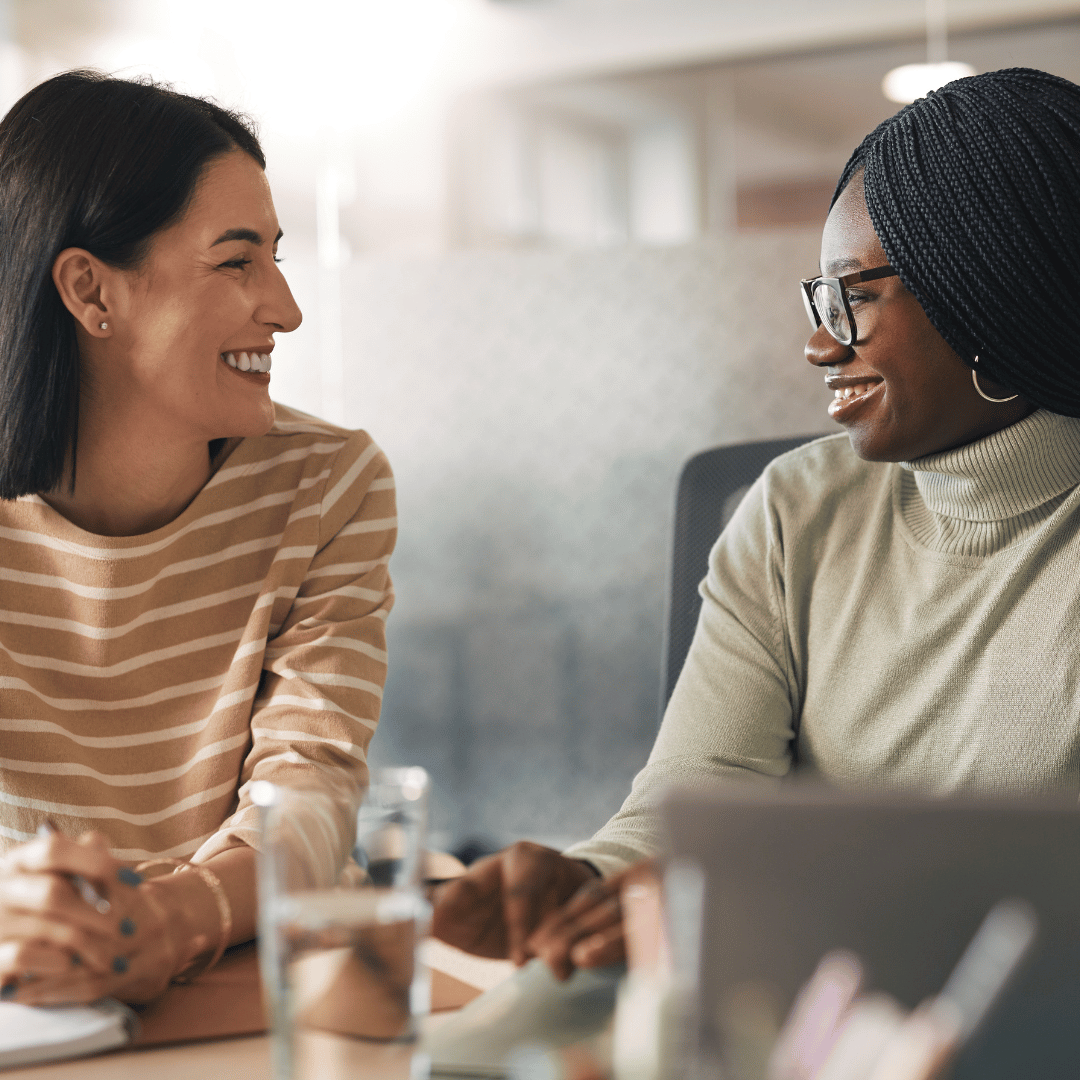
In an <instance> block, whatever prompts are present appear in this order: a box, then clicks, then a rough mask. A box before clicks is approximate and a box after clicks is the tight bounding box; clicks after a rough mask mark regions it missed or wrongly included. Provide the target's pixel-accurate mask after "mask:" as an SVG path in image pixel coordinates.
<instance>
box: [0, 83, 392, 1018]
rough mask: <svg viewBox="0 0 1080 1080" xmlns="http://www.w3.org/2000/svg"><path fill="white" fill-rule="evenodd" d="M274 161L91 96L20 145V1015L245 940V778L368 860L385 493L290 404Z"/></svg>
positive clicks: (240, 132)
mask: <svg viewBox="0 0 1080 1080" xmlns="http://www.w3.org/2000/svg"><path fill="white" fill-rule="evenodd" d="M264 166H265V160H264V158H263V153H262V150H261V148H260V146H259V143H258V140H257V138H256V136H255V134H254V132H253V131H252V130H251V128H250V127H249V126H248V125H247V124H246V123H245V122H244V121H243V120H242V119H241V118H240V117H238V116H237V115H235V114H233V113H230V112H228V111H226V110H224V109H222V108H220V107H218V106H217V105H214V104H212V103H211V102H207V101H203V100H200V99H198V98H193V97H188V96H185V95H182V94H178V93H174V92H172V91H170V90H168V89H164V88H162V87H158V86H154V85H149V84H145V83H135V82H125V81H121V80H117V79H112V78H106V77H104V76H101V75H97V74H94V73H88V72H71V73H68V74H65V75H60V76H57V77H56V78H54V79H51V80H49V81H48V82H45V83H43V84H42V85H40V86H38V87H36V88H35V89H34V90H32V91H30V93H28V94H27V95H26V96H25V97H24V98H23V99H22V100H21V101H19V102H18V103H17V104H16V105H15V106H14V107H13V108H12V110H11V111H10V112H9V113H8V115H7V116H6V117H5V118H4V120H3V122H2V123H0V238H2V246H0V581H2V583H3V584H2V586H0V589H2V592H0V732H2V739H3V749H2V751H0V839H2V840H3V842H4V844H5V845H6V846H7V848H8V849H9V850H7V851H6V852H5V854H4V855H3V857H2V859H0V987H2V989H0V998H3V999H5V1000H11V999H16V1000H19V1001H23V1002H27V1003H47V1002H54V1001H78V1000H91V999H94V998H97V997H100V996H102V995H104V994H108V995H113V996H116V997H120V998H122V999H125V1000H132V1001H138V1000H146V999H148V998H150V997H153V996H154V995H156V994H157V993H159V992H160V991H161V990H162V989H163V988H164V987H165V986H166V985H168V983H169V981H170V979H172V978H175V977H181V978H183V977H190V975H191V974H192V973H193V971H195V970H197V969H198V968H199V967H205V966H207V965H208V964H210V963H213V962H214V961H216V959H217V958H218V957H219V956H220V955H221V952H222V950H223V949H224V948H225V947H227V946H228V945H230V944H232V943H234V942H240V941H245V940H248V939H250V938H251V937H253V936H254V930H255V873H254V848H255V845H256V844H257V841H258V830H257V822H256V819H255V816H254V807H252V805H251V803H250V800H249V798H248V790H249V786H250V784H251V783H252V782H253V781H255V780H260V779H267V780H272V781H274V782H276V783H279V784H284V785H289V786H292V787H298V788H303V789H305V791H306V792H307V793H308V797H307V799H306V800H305V804H304V806H305V808H304V811H303V812H302V813H299V814H297V815H296V816H295V818H294V820H293V821H292V825H293V827H294V829H295V835H296V842H297V844H300V845H303V847H304V849H305V851H306V852H307V853H308V856H309V861H310V863H311V866H312V874H313V876H314V877H315V878H316V879H317V880H318V881H319V882H324V883H331V882H332V881H334V880H335V879H336V877H337V875H338V874H339V873H340V872H341V870H342V867H343V865H344V863H345V859H346V857H347V854H348V850H349V846H350V837H351V833H350V825H351V821H352V815H353V812H354V810H355V807H356V805H357V802H358V800H359V798H360V796H361V793H362V791H363V788H364V786H365V784H366V766H365V751H366V747H367V744H368V742H369V740H370V738H371V733H372V731H373V730H374V728H375V725H376V722H377V720H378V713H379V702H380V696H381V689H382V685H383V681H384V678H385V660H386V655H385V651H384V650H385V641H384V624H385V618H386V614H387V612H388V611H389V609H390V606H391V603H392V592H391V588H390V582H389V577H388V573H387V563H388V560H389V556H390V552H391V550H392V547H393V541H394V526H395V518H394V485H393V479H392V476H391V474H390V470H389V467H388V465H387V463H386V460H385V458H384V457H383V455H382V454H381V453H380V452H379V450H378V448H377V447H376V446H375V445H374V443H372V441H371V439H370V438H369V437H368V436H367V435H366V434H365V433H363V432H350V431H344V430H342V429H340V428H336V427H333V426H332V425H329V424H325V423H323V422H321V421H318V420H315V419H313V418H311V417H307V416H304V415H302V414H299V413H295V412H292V411H290V410H288V409H284V408H282V407H280V406H278V407H277V408H276V409H275V406H274V405H273V404H272V403H271V401H270V397H269V383H270V367H271V361H270V355H271V353H272V351H273V348H274V337H275V334H277V333H282V332H288V331H290V330H294V329H295V328H296V327H297V326H298V325H299V324H300V311H299V309H298V308H297V306H296V302H295V301H294V300H293V297H292V294H291V293H290V292H289V288H288V286H287V285H286V283H285V279H284V278H283V277H282V274H281V271H280V269H279V267H278V266H277V265H276V264H277V261H278V259H277V254H276V253H277V245H278V241H279V239H280V237H281V229H280V228H279V225H278V221H277V215H276V212H275V210H274V204H273V201H272V199H271V196H270V190H269V187H268V185H267V182H266V177H265V175H264V172H263V169H264ZM75 837H79V839H74V838H75ZM144 864H145V865H144ZM163 870H164V871H165V872H164V873H162V871H163Z"/></svg>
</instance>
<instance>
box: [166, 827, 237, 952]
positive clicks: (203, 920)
mask: <svg viewBox="0 0 1080 1080" xmlns="http://www.w3.org/2000/svg"><path fill="white" fill-rule="evenodd" d="M255 860H256V854H255V852H254V851H253V850H252V849H251V848H249V847H247V846H244V847H235V848H230V849H229V850H228V851H223V852H221V854H219V855H215V856H214V857H213V858H211V859H208V860H206V861H205V862H201V863H199V865H200V866H204V867H205V868H206V869H207V870H209V871H210V872H211V873H213V874H214V875H215V876H216V877H217V879H218V880H219V881H220V882H221V887H222V889H223V890H224V892H225V897H226V899H227V901H228V904H229V907H230V909H231V913H232V932H231V933H230V935H229V940H228V941H227V942H226V944H227V945H236V944H238V943H239V942H242V941H250V940H251V939H252V938H253V937H255V931H256V921H257V917H258V902H257V898H256V891H255V880H256V877H255ZM146 887H147V888H149V889H150V890H151V891H152V893H153V896H154V899H155V900H156V901H157V902H158V903H159V904H160V905H161V906H162V908H164V910H165V912H166V914H167V916H168V920H169V925H170V927H174V928H175V935H174V936H175V938H176V940H177V942H178V944H180V945H181V946H183V945H186V944H187V943H190V942H193V941H195V940H196V939H197V938H200V937H202V938H203V939H205V944H204V945H203V947H202V949H201V950H200V951H213V950H215V949H216V948H217V946H218V944H219V942H220V941H221V912H220V910H219V907H218V902H217V899H216V898H215V896H214V892H213V890H212V889H211V888H210V886H209V885H208V884H207V882H206V881H205V880H204V879H203V877H202V876H201V875H200V874H198V873H195V872H193V871H191V870H183V871H181V872H179V873H175V874H169V873H165V874H162V875H161V876H158V877H154V878H152V879H150V880H149V881H148V882H147V883H146Z"/></svg>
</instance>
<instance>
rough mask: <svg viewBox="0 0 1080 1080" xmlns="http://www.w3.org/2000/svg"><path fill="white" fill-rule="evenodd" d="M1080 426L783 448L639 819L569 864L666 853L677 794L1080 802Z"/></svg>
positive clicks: (744, 532)
mask: <svg viewBox="0 0 1080 1080" xmlns="http://www.w3.org/2000/svg"><path fill="white" fill-rule="evenodd" d="M1078 485H1080V419H1072V418H1069V417H1064V416H1058V415H1056V414H1053V413H1049V412H1044V411H1040V412H1036V413H1033V414H1032V415H1031V416H1029V417H1027V418H1026V419H1024V420H1022V421H1021V422H1020V423H1018V424H1014V425H1013V426H1012V427H1009V428H1006V429H1005V430H1003V431H999V432H997V433H995V434H994V435H991V436H989V437H987V438H985V439H981V440H979V441H978V442H974V443H970V444H968V445H967V446H962V447H960V448H959V449H956V450H950V451H947V452H946V453H942V454H935V455H932V456H930V457H926V458H922V459H920V460H918V461H914V462H911V463H902V464H889V463H876V462H866V461H862V460H861V459H860V458H858V457H857V456H856V455H855V454H854V452H853V451H852V450H851V447H850V445H849V443H848V440H847V437H846V436H845V435H835V436H831V437H829V438H825V439H821V440H819V441H817V442H814V443H810V444H809V445H807V446H804V447H801V448H799V449H798V450H794V451H792V452H791V453H789V454H785V455H783V456H782V457H780V458H778V459H777V460H776V461H775V462H773V464H771V465H770V466H769V467H768V468H767V469H766V470H765V473H764V474H763V476H762V477H761V478H760V479H759V480H758V482H757V483H756V484H755V485H754V486H753V488H752V489H751V491H750V493H749V494H748V495H747V497H746V498H745V499H744V500H743V503H742V505H741V506H740V507H739V510H738V511H737V513H736V514H735V517H734V518H733V519H732V521H731V523H730V524H729V525H728V527H727V528H726V529H725V530H724V532H723V533H722V534H721V536H720V539H719V540H718V541H717V544H716V546H715V547H714V549H713V551H712V555H711V556H710V560H709V572H708V576H707V577H706V579H705V581H704V582H703V583H702V586H701V592H702V596H703V598H704V605H703V608H702V613H701V619H700V622H699V623H698V628H697V633H696V636H695V638H694V642H693V644H692V646H691V648H690V653H689V655H688V657H687V661H686V665H685V667H684V669H683V672H682V675H681V676H680V678H679V682H678V685H677V686H676V688H675V692H674V694H673V695H672V698H671V702H670V704H669V706H668V710H667V713H666V715H665V717H664V722H663V725H662V726H661V729H660V733H659V735H658V736H657V739H656V744H655V746H654V747H653V750H652V753H651V754H650V756H649V761H648V764H647V765H646V766H645V768H644V769H643V770H642V772H641V773H640V774H639V775H638V776H637V778H636V780H635V781H634V786H633V790H632V792H631V794H630V795H629V797H628V798H627V800H626V802H625V804H624V805H623V808H622V810H620V811H619V813H618V814H616V815H615V817H613V818H612V819H611V821H609V822H608V824H607V825H605V826H604V827H603V828H602V829H601V830H600V832H599V833H597V835H596V836H595V837H593V839H592V840H589V841H587V842H585V843H584V844H580V845H577V846H576V847H574V848H572V849H571V850H570V851H569V852H568V854H571V855H574V856H577V857H581V858H587V859H589V860H590V861H592V862H593V863H594V864H595V865H596V866H597V867H599V868H600V869H601V870H602V871H603V872H604V873H605V874H607V873H611V872H613V871H615V870H617V869H619V868H621V867H622V866H624V865H625V864H626V863H627V862H630V861H632V860H635V859H637V858H640V857H641V856H643V855H646V854H649V853H652V852H653V851H655V850H656V849H657V848H658V847H659V844H660V837H659V833H658V823H657V820H656V814H655V805H656V800H657V797H658V795H659V794H660V793H661V792H662V791H663V790H664V789H666V788H667V787H669V786H671V785H674V784H686V783H696V782H700V780H702V779H703V778H705V777H710V778H748V779H757V780H767V779H770V778H779V777H783V776H785V775H788V774H790V773H792V772H798V773H799V774H801V775H810V776H817V777H818V778H820V779H822V780H824V781H825V782H827V783H830V784H834V785H840V786H844V787H861V788H864V789H877V790H882V789H897V788H900V789H909V790H919V791H925V792H936V793H942V794H944V793H949V792H982V793H991V792H1025V793H1048V792H1060V791H1067V792H1080V488H1078Z"/></svg>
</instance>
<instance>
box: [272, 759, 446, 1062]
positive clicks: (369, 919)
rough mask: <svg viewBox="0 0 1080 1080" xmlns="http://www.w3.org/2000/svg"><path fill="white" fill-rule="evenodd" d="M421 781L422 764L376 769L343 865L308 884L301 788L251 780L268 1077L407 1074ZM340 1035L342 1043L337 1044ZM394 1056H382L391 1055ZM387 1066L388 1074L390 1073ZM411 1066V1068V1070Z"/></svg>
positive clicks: (421, 1000) (423, 999)
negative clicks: (256, 820) (331, 1072)
mask: <svg viewBox="0 0 1080 1080" xmlns="http://www.w3.org/2000/svg"><path fill="white" fill-rule="evenodd" d="M428 791H429V782H428V774H427V773H426V772H425V771H424V770H423V769H421V768H416V767H412V768H399V769H381V770H377V771H375V772H373V774H372V777H371V786H370V788H369V789H368V792H367V795H366V796H365V798H364V802H363V804H362V805H361V807H360V810H359V812H358V813H357V816H356V842H355V845H354V847H353V852H352V854H353V858H352V860H350V863H349V865H348V866H347V867H346V869H345V872H344V874H342V876H341V877H340V878H339V879H338V880H337V881H336V882H333V883H326V882H320V881H319V880H318V874H319V872H318V870H317V866H316V864H317V858H316V856H315V853H314V848H315V845H314V844H313V843H312V842H311V838H310V837H307V838H305V837H304V835H303V830H302V829H299V828H298V827H297V823H298V821H302V820H311V818H312V803H311V800H312V799H319V798H320V796H319V795H317V794H315V793H313V792H308V791H302V790H294V789H289V788H284V787H279V786H276V785H273V784H268V783H265V782H263V783H259V784H255V785H253V790H252V798H253V799H254V801H255V802H256V803H258V805H259V806H260V807H261V829H262V850H261V853H260V858H259V960H260V967H261V970H262V977H263V987H264V993H265V997H266V1003H267V1011H268V1016H269V1019H270V1022H271V1026H272V1037H273V1058H274V1080H314V1078H315V1077H317V1076H324V1075H326V1067H327V1066H328V1065H329V1064H330V1062H329V1060H328V1055H329V1056H330V1057H333V1058H335V1059H336V1058H342V1057H343V1055H344V1058H347V1059H348V1062H346V1061H345V1060H344V1059H343V1060H342V1061H341V1062H335V1064H340V1065H345V1064H349V1065H350V1066H351V1068H350V1075H353V1074H355V1075H363V1072H364V1064H365V1063H366V1062H369V1061H370V1064H371V1066H372V1073H373V1075H374V1074H375V1073H376V1072H377V1073H378V1075H380V1076H382V1075H389V1074H390V1073H396V1072H400V1073H401V1075H402V1076H403V1077H409V1076H410V1075H413V1076H415V1075H417V1072H416V1067H417V1066H418V1065H419V1064H420V1063H419V1062H412V1058H411V1051H410V1048H409V1044H410V1043H411V1042H412V1041H413V1040H414V1039H415V1038H416V1035H417V1022H418V1020H419V1018H420V1017H421V1016H423V1015H425V1014H426V1013H427V1012H428V1008H429V1001H430V989H429V978H428V973H427V971H426V969H425V967H424V965H423V964H422V962H421V960H420V955H419V949H420V945H421V942H422V940H423V938H424V936H425V935H426V934H427V932H428V924H429V921H430V907H429V905H428V904H427V901H426V900H425V899H424V896H423V892H422V867H423V861H424V848H425V839H426V826H427V804H428ZM341 1036H348V1037H349V1038H350V1043H349V1044H346V1043H345V1042H344V1040H342V1038H341ZM391 1059H393V1060H391ZM395 1063H396V1065H397V1066H398V1067H395ZM410 1063H411V1067H410Z"/></svg>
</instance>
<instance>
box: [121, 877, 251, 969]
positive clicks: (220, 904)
mask: <svg viewBox="0 0 1080 1080" xmlns="http://www.w3.org/2000/svg"><path fill="white" fill-rule="evenodd" d="M154 866H171V867H172V868H173V873H174V874H178V873H180V871H181V870H192V871H194V872H195V873H196V874H198V875H199V877H200V878H202V880H203V882H205V884H206V887H207V888H208V889H209V890H210V891H211V892H212V893H213V894H214V901H215V902H216V903H217V909H218V919H219V922H220V925H221V937H220V939H219V940H218V946H217V948H216V949H215V950H214V955H213V956H211V957H210V961H209V963H206V964H203V966H202V967H201V968H199V969H198V970H196V971H194V972H191V973H190V974H189V973H188V969H187V968H185V969H184V971H182V972H181V973H180V974H178V975H176V976H175V977H174V978H173V980H172V981H173V982H176V983H189V982H191V981H192V979H194V978H195V977H196V976H198V975H204V974H206V972H208V971H209V970H210V969H211V968H212V967H213V966H214V965H215V964H216V963H217V962H218V961H219V960H220V959H221V955H222V953H224V952H225V949H226V948H227V947H228V944H229V941H230V940H231V938H232V927H233V919H232V905H231V904H230V903H229V897H228V894H227V893H226V892H225V889H224V886H222V884H221V879H220V878H219V877H218V876H217V874H215V873H214V871H213V870H211V869H210V868H209V867H206V866H203V865H202V864H201V863H191V862H184V860H183V859H169V858H162V859H148V860H147V861H146V862H142V863H139V865H138V866H136V867H135V871H136V873H139V874H141V873H143V872H144V871H145V870H148V869H150V868H151V867H154Z"/></svg>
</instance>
